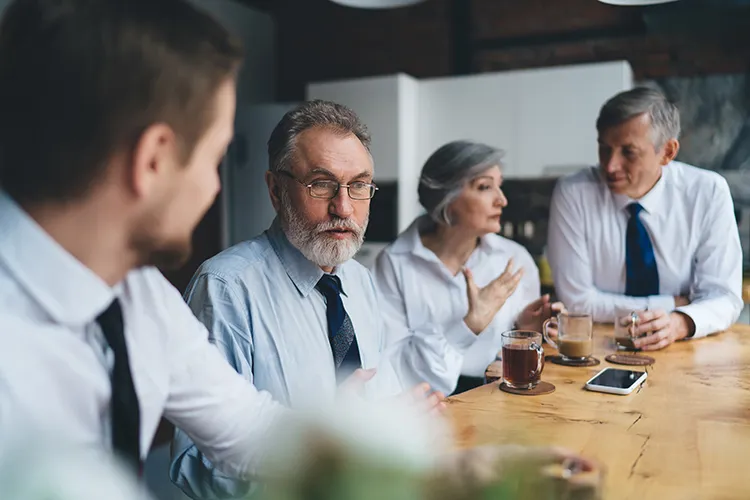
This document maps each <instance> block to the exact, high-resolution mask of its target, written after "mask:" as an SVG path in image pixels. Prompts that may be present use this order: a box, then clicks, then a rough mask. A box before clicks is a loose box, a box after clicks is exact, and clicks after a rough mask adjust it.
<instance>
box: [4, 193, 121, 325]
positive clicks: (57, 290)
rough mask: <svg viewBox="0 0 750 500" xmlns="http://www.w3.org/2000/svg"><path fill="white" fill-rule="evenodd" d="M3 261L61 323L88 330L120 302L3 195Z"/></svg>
mask: <svg viewBox="0 0 750 500" xmlns="http://www.w3.org/2000/svg"><path fill="white" fill-rule="evenodd" d="M0 261H2V262H4V263H5V266H6V268H7V270H8V272H9V273H10V274H12V275H13V277H14V278H15V279H16V280H17V281H18V283H19V284H20V285H21V286H22V287H23V288H24V289H25V290H26V291H27V293H28V294H29V295H30V296H31V297H32V298H33V299H34V300H35V301H36V302H37V303H38V304H39V305H40V306H41V307H42V308H43V309H44V310H45V311H46V312H47V314H49V316H50V317H51V318H52V320H53V321H55V322H56V323H60V324H65V325H69V326H80V325H85V324H88V323H90V322H92V321H93V320H94V319H95V318H96V317H97V316H98V315H99V314H101V313H102V311H104V310H105V309H106V308H107V307H108V306H109V304H110V303H111V302H112V300H113V299H114V297H115V293H114V290H113V289H112V288H111V287H110V286H109V285H107V283H105V282H104V281H103V280H102V279H101V278H99V276H97V275H96V274H95V273H94V272H93V271H91V269H89V268H88V267H86V266H85V265H84V264H83V263H81V262H80V261H79V260H77V259H76V258H75V257H73V256H72V255H71V254H70V253H68V251H67V250H65V249H64V248H63V247H62V246H60V244H59V243H57V242H56V241H55V240H54V239H53V238H52V237H51V236H50V235H49V234H47V233H46V232H45V231H44V229H42V227H41V226H39V225H38V224H37V223H36V222H35V221H34V220H33V219H32V218H31V217H30V216H29V215H28V214H27V213H26V212H25V211H24V210H23V209H22V208H21V207H20V206H18V205H17V204H16V202H15V201H13V199H11V198H10V196H8V195H7V194H6V193H4V192H2V191H0Z"/></svg>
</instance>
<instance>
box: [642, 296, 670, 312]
mask: <svg viewBox="0 0 750 500" xmlns="http://www.w3.org/2000/svg"><path fill="white" fill-rule="evenodd" d="M674 308H675V303H674V297H673V296H672V295H651V296H649V298H648V310H649V311H655V310H657V309H662V310H663V311H665V312H667V313H670V312H672V311H674Z"/></svg>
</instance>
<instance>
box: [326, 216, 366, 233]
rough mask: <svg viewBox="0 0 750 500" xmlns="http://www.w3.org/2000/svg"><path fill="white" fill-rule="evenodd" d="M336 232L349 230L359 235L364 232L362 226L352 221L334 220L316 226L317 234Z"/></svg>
mask: <svg viewBox="0 0 750 500" xmlns="http://www.w3.org/2000/svg"><path fill="white" fill-rule="evenodd" d="M334 230H339V231H341V230H347V231H352V232H354V233H356V234H359V233H361V232H362V226H360V225H359V224H357V223H356V222H354V221H353V220H351V219H334V220H328V221H325V222H321V223H320V224H317V225H316V226H315V232H317V233H323V232H325V231H334Z"/></svg>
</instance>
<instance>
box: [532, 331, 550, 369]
mask: <svg viewBox="0 0 750 500" xmlns="http://www.w3.org/2000/svg"><path fill="white" fill-rule="evenodd" d="M548 321H549V320H548ZM529 347H530V348H531V350H532V351H536V353H537V363H536V371H535V373H534V377H537V376H540V375H541V374H542V371H543V370H544V347H542V346H541V345H539V344H537V343H536V342H532V343H531V345H530V346H529Z"/></svg>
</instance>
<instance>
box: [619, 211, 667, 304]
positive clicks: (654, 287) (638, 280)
mask: <svg viewBox="0 0 750 500" xmlns="http://www.w3.org/2000/svg"><path fill="white" fill-rule="evenodd" d="M641 210H643V207H642V206H641V205H640V204H639V203H631V204H630V205H628V212H630V220H629V221H628V230H627V234H626V237H625V272H626V281H625V295H630V296H632V297H648V296H649V295H658V294H659V270H658V269H657V268H656V257H655V256H654V247H653V245H652V244H651V238H650V237H649V235H648V231H646V227H645V226H644V225H643V222H641V217H640V213H641Z"/></svg>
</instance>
